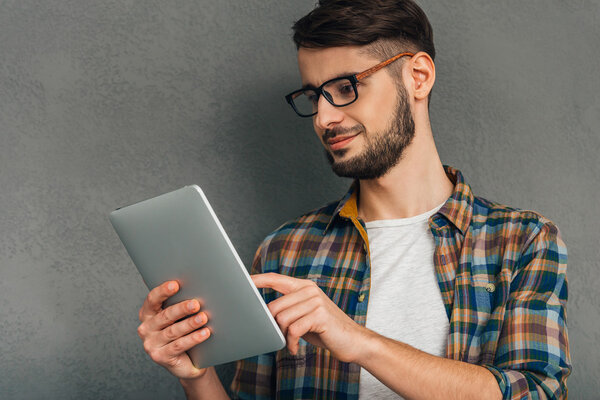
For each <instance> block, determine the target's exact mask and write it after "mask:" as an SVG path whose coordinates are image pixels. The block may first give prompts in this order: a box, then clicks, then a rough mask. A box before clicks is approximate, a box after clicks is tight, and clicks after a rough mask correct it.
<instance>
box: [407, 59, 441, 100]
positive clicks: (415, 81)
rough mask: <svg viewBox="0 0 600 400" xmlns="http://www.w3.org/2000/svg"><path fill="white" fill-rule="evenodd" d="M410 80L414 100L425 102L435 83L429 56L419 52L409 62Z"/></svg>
mask: <svg viewBox="0 0 600 400" xmlns="http://www.w3.org/2000/svg"><path fill="white" fill-rule="evenodd" d="M409 67H410V78H411V83H412V91H413V96H414V98H415V100H417V101H419V100H427V97H428V96H429V93H430V92H431V89H432V88H433V84H434V82H435V64H434V63H433V60H432V59H431V57H430V56H429V54H427V53H425V52H423V51H420V52H418V53H417V54H415V55H414V56H413V57H412V58H411V60H410V62H409Z"/></svg>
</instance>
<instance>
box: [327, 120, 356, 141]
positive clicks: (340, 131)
mask: <svg viewBox="0 0 600 400" xmlns="http://www.w3.org/2000/svg"><path fill="white" fill-rule="evenodd" d="M362 128H363V127H362V125H360V124H357V125H354V126H353V127H350V128H344V127H341V126H336V127H335V128H333V129H325V132H324V133H323V135H321V139H323V142H327V141H328V140H329V139H332V138H334V137H336V136H341V135H348V134H351V135H353V134H357V133H358V132H360V131H361V130H362Z"/></svg>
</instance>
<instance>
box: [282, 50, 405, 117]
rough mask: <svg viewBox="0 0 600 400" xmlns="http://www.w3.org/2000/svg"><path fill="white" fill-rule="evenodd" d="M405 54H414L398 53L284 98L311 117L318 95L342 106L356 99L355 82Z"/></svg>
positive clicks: (332, 103) (303, 114)
mask: <svg viewBox="0 0 600 400" xmlns="http://www.w3.org/2000/svg"><path fill="white" fill-rule="evenodd" d="M405 56H411V57H412V56H414V54H413V53H400V54H397V55H395V56H394V57H392V58H388V59H387V60H385V61H383V62H381V63H379V64H377V65H376V66H374V67H371V68H369V69H367V70H366V71H363V72H361V73H359V74H354V75H350V76H342V77H339V78H334V79H330V80H328V81H327V82H325V83H323V84H322V85H321V86H319V87H318V88H312V87H305V88H302V89H299V90H296V91H294V92H292V93H290V94H288V95H287V96H285V99H286V100H287V102H288V103H289V104H290V106H292V108H293V109H294V111H296V114H298V115H299V116H301V117H312V116H313V115H315V114H316V113H317V112H318V110H317V106H318V104H319V96H321V95H323V97H325V99H326V100H327V101H328V102H329V103H330V104H331V105H333V106H335V107H344V106H347V105H349V104H352V103H354V102H355V101H356V99H358V90H357V89H356V84H357V83H358V82H359V81H360V80H361V79H363V78H365V77H367V76H369V75H371V74H373V73H375V72H377V71H379V70H380V69H382V68H384V67H387V66H388V65H390V64H391V63H393V62H394V61H396V60H398V59H400V58H401V57H405Z"/></svg>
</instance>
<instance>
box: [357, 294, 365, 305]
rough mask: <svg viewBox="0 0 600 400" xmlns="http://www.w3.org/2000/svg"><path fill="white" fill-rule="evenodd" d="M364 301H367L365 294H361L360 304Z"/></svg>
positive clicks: (359, 297)
mask: <svg viewBox="0 0 600 400" xmlns="http://www.w3.org/2000/svg"><path fill="white" fill-rule="evenodd" d="M363 301H365V294H364V293H363V294H361V295H360V296H358V302H359V303H362V302H363Z"/></svg>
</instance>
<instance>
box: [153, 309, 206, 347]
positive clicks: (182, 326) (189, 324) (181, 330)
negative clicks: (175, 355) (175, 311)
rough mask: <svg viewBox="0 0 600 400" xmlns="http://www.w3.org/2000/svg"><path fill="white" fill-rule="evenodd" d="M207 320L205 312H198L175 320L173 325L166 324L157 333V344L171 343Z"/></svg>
mask: <svg viewBox="0 0 600 400" xmlns="http://www.w3.org/2000/svg"><path fill="white" fill-rule="evenodd" d="M207 322H208V317H207V315H206V313H203V312H201V313H198V314H196V315H193V316H191V317H189V318H186V319H184V320H183V321H180V322H177V323H175V324H173V325H170V326H167V327H166V328H165V329H163V330H162V331H161V333H160V335H158V338H157V340H158V341H159V342H157V345H159V346H165V345H166V344H168V343H171V342H173V341H175V340H177V339H179V338H181V337H183V336H185V335H187V334H189V333H191V332H193V331H195V330H197V329H199V328H200V327H202V326H203V325H205V324H206V323H207Z"/></svg>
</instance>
